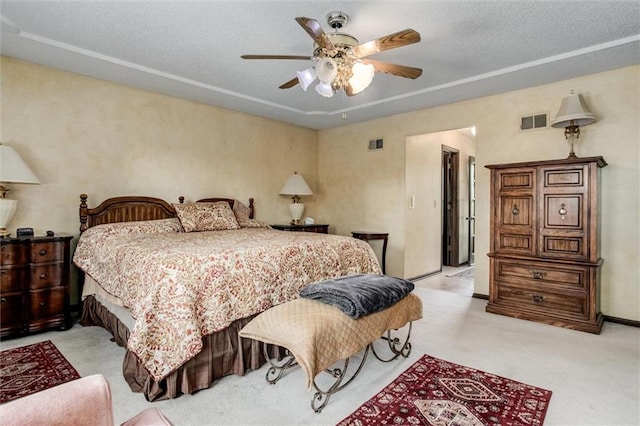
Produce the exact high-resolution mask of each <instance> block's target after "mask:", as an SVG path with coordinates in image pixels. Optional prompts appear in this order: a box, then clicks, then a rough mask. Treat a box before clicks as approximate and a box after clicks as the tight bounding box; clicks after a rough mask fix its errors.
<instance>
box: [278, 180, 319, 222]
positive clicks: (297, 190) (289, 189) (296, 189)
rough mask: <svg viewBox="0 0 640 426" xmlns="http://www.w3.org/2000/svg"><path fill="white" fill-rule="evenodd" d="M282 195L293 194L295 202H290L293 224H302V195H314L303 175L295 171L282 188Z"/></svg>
mask: <svg viewBox="0 0 640 426" xmlns="http://www.w3.org/2000/svg"><path fill="white" fill-rule="evenodd" d="M280 195H291V196H292V197H291V199H292V200H293V202H292V203H291V204H289V213H290V214H291V224H292V225H300V218H301V217H302V212H304V204H302V203H300V196H301V195H313V192H312V191H311V188H309V185H307V182H306V181H305V180H304V178H303V177H302V175H299V174H298V172H294V173H293V174H292V175H291V176H289V179H287V181H286V182H285V184H284V186H283V187H282V189H281V190H280Z"/></svg>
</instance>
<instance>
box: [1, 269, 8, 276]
mask: <svg viewBox="0 0 640 426" xmlns="http://www.w3.org/2000/svg"><path fill="white" fill-rule="evenodd" d="M7 274H8V272H7V271H5V270H4V269H3V270H1V271H0V275H7Z"/></svg>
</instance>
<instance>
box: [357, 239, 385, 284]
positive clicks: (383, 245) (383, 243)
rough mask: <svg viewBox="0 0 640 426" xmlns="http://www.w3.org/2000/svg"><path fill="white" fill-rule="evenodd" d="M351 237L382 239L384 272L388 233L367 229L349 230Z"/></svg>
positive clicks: (383, 269) (383, 270) (383, 271)
mask: <svg viewBox="0 0 640 426" xmlns="http://www.w3.org/2000/svg"><path fill="white" fill-rule="evenodd" d="M351 235H353V238H357V239H359V240H363V241H370V240H382V241H383V242H382V273H383V274H384V273H385V270H386V268H385V263H386V257H387V242H389V234H388V233H386V232H368V231H353V232H351Z"/></svg>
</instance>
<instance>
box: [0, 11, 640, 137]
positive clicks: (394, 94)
mask: <svg viewBox="0 0 640 426" xmlns="http://www.w3.org/2000/svg"><path fill="white" fill-rule="evenodd" d="M0 6H1V7H0V14H1V15H2V25H1V29H2V33H1V35H2V45H1V48H2V54H3V55H6V56H11V57H15V58H18V59H22V60H26V61H29V62H34V63H37V64H42V65H46V66H49V67H54V68H59V69H63V70H68V71H72V72H75V73H79V74H84V75H88V76H92V77H96V78H100V79H104V80H110V81H114V82H118V83H122V84H125V85H129V86H134V87H139V88H143V89H147V90H152V91H156V92H160V93H166V94H169V95H173V96H178V97H182V98H186V99H191V100H194V101H198V102H203V103H207V104H211V105H218V106H221V107H224V108H229V109H232V110H237V111H244V112H247V113H250V114H255V115H258V116H262V117H267V118H271V119H276V120H281V121H285V122H289V123H294V124H298V125H301V126H305V127H309V128H314V129H322V128H328V127H335V126H340V125H344V124H347V123H353V122H358V121H363V120H368V119H372V118H377V117H381V116H387V115H392V114H397V113H402V112H407V111H413V110H417V109H422V108H428V107H433V106H437V105H442V104H446V103H451V102H456V101H461V100H465V99H472V98H477V97H480V96H486V95H491V94H496V93H501V92H506V91H510V90H515V89H519V88H524V87H531V86H536V85H540V84H545V83H549V82H553V81H558V80H565V79H569V78H574V77H577V76H581V75H587V74H592V73H596V72H600V71H605V70H609V69H614V68H620V67H623V66H628V65H632V64H638V63H640V1H638V0H634V1H616V0H613V1H604V0H600V1H513V0H512V1H471V0H466V1H453V0H449V1H300V0H298V1H260V0H254V1H198V2H184V1H127V2H123V1H100V2H96V1H79V2H78V1H76V2H70V1H24V0H22V1H6V0H2V1H1V2H0ZM333 10H341V11H343V12H346V13H347V14H348V15H349V16H350V22H349V23H348V24H347V26H346V27H345V28H344V29H343V31H344V32H347V33H349V34H351V35H353V36H355V37H356V38H358V39H359V40H360V42H361V43H362V42H366V41H369V40H373V39H376V38H378V37H381V36H384V35H388V34H391V33H394V32H396V31H399V30H402V29H405V28H413V29H415V30H416V31H418V32H419V33H420V34H421V36H422V41H421V42H420V43H418V44H414V45H410V46H405V47H402V48H398V49H393V50H389V51H386V52H382V53H379V54H377V55H374V56H372V57H371V58H372V59H378V60H383V61H388V62H394V63H399V64H403V65H409V66H413V67H420V68H422V69H423V70H424V73H423V75H422V76H421V77H420V78H418V79H416V80H410V79H404V78H399V77H394V76H390V75H386V74H381V73H377V74H376V76H375V78H374V80H373V82H372V84H371V86H369V88H368V89H366V90H365V91H364V92H362V93H360V94H359V95H357V96H353V97H347V96H346V95H345V94H344V92H340V93H339V94H338V95H336V96H334V97H333V98H323V97H321V96H319V95H318V94H316V93H315V91H314V90H313V87H311V88H310V89H309V91H307V92H303V91H302V89H301V88H300V86H299V85H298V86H295V87H294V88H291V89H287V90H282V89H278V86H279V85H281V84H282V83H284V82H286V81H288V80H290V79H292V78H293V77H295V72H296V71H297V70H301V69H304V68H307V67H308V66H309V65H310V63H309V62H307V61H292V60H252V61H249V60H243V59H241V58H240V55H242V54H287V55H311V54H312V51H313V47H312V44H313V43H312V40H311V38H310V37H309V36H308V35H307V34H306V33H305V31H304V30H303V29H302V27H300V26H299V25H298V24H297V23H296V22H295V20H294V18H295V17H298V16H304V17H308V18H314V19H317V20H318V22H320V24H321V25H322V26H323V28H324V29H325V31H327V32H329V31H332V30H331V29H330V28H329V27H328V25H327V24H326V19H325V17H326V15H327V13H329V12H330V11H333ZM575 89H576V90H578V91H579V90H580V88H579V87H577V88H575ZM564 95H565V94H563V93H559V94H558V102H559V101H560V99H561V97H562V96H564ZM96 101H97V102H99V99H97V100H96ZM343 111H346V113H347V114H346V115H347V119H346V120H343V119H342V118H341V116H342V113H343Z"/></svg>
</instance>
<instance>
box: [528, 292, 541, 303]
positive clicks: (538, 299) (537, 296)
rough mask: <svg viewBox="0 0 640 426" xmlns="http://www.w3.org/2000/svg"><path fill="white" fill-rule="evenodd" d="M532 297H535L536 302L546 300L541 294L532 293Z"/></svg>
mask: <svg viewBox="0 0 640 426" xmlns="http://www.w3.org/2000/svg"><path fill="white" fill-rule="evenodd" d="M531 299H533V301H534V302H536V303H542V302H544V297H542V296H539V295H537V294H532V295H531Z"/></svg>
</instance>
